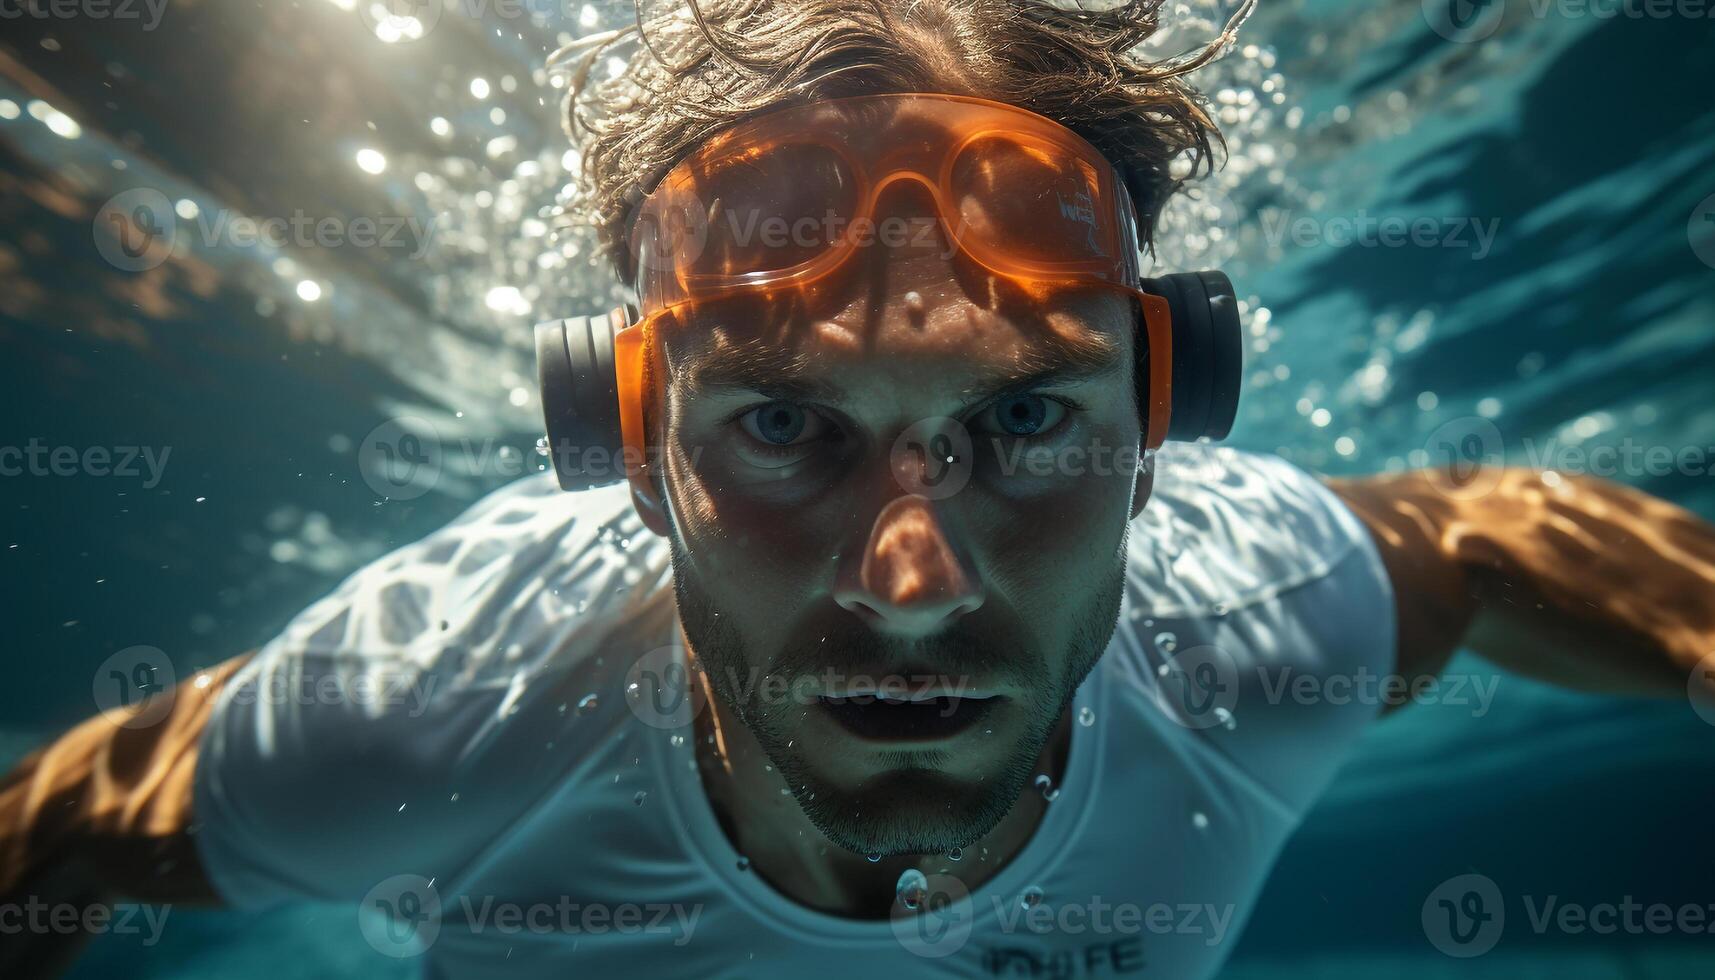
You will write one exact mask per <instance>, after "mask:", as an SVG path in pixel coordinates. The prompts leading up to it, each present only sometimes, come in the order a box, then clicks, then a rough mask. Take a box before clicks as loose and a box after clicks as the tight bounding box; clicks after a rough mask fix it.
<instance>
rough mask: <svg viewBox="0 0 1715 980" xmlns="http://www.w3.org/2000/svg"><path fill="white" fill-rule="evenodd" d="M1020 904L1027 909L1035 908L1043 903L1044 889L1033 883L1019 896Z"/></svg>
mask: <svg viewBox="0 0 1715 980" xmlns="http://www.w3.org/2000/svg"><path fill="white" fill-rule="evenodd" d="M1018 904H1019V907H1020V908H1025V909H1033V908H1035V907H1036V906H1038V905H1041V904H1042V889H1040V888H1038V887H1036V886H1035V885H1031V886H1030V887H1029V888H1026V889H1025V890H1024V892H1023V894H1021V895H1019V896H1018Z"/></svg>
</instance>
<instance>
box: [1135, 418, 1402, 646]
mask: <svg viewBox="0 0 1715 980" xmlns="http://www.w3.org/2000/svg"><path fill="white" fill-rule="evenodd" d="M1130 544H1131V559H1130V565H1131V569H1132V573H1133V575H1134V577H1136V578H1138V579H1140V580H1142V581H1143V582H1146V583H1147V584H1148V586H1149V592H1150V598H1149V601H1150V605H1151V608H1153V609H1155V610H1156V611H1158V612H1163V613H1176V612H1198V611H1210V610H1213V608H1214V607H1216V606H1222V607H1228V608H1231V607H1235V606H1241V605H1245V604H1248V603H1252V602H1255V601H1258V600H1261V599H1266V598H1268V597H1270V596H1275V595H1280V594H1282V593H1284V592H1287V591H1290V590H1292V589H1294V588H1297V587H1299V586H1301V585H1304V584H1306V583H1309V582H1313V581H1315V580H1317V579H1320V578H1324V577H1326V576H1327V575H1328V574H1330V573H1331V572H1333V571H1334V570H1335V569H1336V568H1338V567H1339V566H1340V565H1341V564H1342V563H1343V562H1345V561H1346V560H1347V559H1349V558H1355V559H1356V561H1355V562H1354V564H1356V565H1358V566H1360V567H1362V568H1363V570H1365V571H1374V572H1376V573H1377V574H1378V575H1379V573H1380V569H1381V566H1380V564H1379V561H1377V560H1376V556H1375V549H1374V546H1373V543H1372V542H1371V540H1370V537H1369V534H1368V532H1367V531H1366V530H1365V529H1364V527H1363V525H1362V524H1361V523H1359V521H1358V519H1357V518H1356V517H1355V516H1354V515H1353V514H1352V512H1351V511H1350V510H1349V509H1348V508H1347V507H1346V505H1345V504H1344V503H1342V502H1341V501H1340V499H1339V498H1338V497H1337V496H1335V495H1334V493H1333V491H1331V490H1329V489H1328V488H1327V487H1326V486H1325V485H1324V484H1323V483H1322V481H1320V480H1318V479H1316V478H1315V477H1314V476H1311V475H1310V474H1309V473H1306V472H1305V471H1304V470H1301V469H1299V468H1298V467H1296V466H1294V465H1292V464H1291V463H1288V462H1287V461H1285V460H1283V459H1281V458H1280V457H1278V456H1272V455H1266V454H1261V453H1248V452H1242V451H1239V450H1235V449H1229V448H1226V447H1214V446H1206V445H1195V444H1193V445H1187V444H1183V443H1168V444H1167V446H1166V447H1164V448H1163V449H1162V450H1161V452H1159V453H1157V454H1156V462H1155V489H1154V492H1153V493H1152V494H1151V496H1150V499H1149V503H1148V505H1147V506H1146V507H1145V508H1144V510H1143V513H1141V514H1139V515H1138V517H1137V519H1136V520H1134V521H1132V523H1131V538H1130ZM1372 563H1373V565H1372ZM1382 581H1383V582H1384V583H1385V579H1383V580H1382Z"/></svg>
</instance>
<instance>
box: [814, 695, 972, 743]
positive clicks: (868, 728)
mask: <svg viewBox="0 0 1715 980" xmlns="http://www.w3.org/2000/svg"><path fill="white" fill-rule="evenodd" d="M817 700H818V702H819V703H820V704H821V706H822V709H823V710H824V711H826V712H828V714H829V715H831V716H832V717H833V719H834V720H835V721H837V722H839V723H840V725H841V726H843V727H844V728H845V729H846V731H848V732H851V733H852V734H853V735H856V736H858V737H859V738H866V739H873V740H876V741H921V740H925V739H937V738H948V737H950V736H953V735H957V734H958V733H960V732H962V731H964V730H965V729H967V728H970V727H971V726H973V725H975V724H977V722H979V721H981V720H982V719H983V717H984V716H986V715H987V714H988V713H989V712H990V711H992V710H993V709H994V706H995V704H996V703H997V702H999V701H1000V700H1001V699H1000V698H998V697H954V696H950V695H944V696H940V697H920V698H892V697H884V696H881V695H871V694H861V695H855V696H852V697H830V696H823V697H821V698H819V699H817Z"/></svg>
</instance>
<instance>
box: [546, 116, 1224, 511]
mask: <svg viewBox="0 0 1715 980" xmlns="http://www.w3.org/2000/svg"><path fill="white" fill-rule="evenodd" d="M900 181H909V182H914V183H916V184H918V185H920V187H921V188H922V189H923V190H924V191H926V192H927V193H928V195H929V197H930V198H931V199H932V200H933V202H934V208H935V212H936V213H935V214H934V215H933V216H923V217H921V218H915V219H905V218H898V217H893V216H890V217H888V218H884V219H881V220H878V219H877V216H876V214H877V202H878V201H879V200H880V199H881V197H882V195H883V194H884V193H886V192H887V191H888V190H889V188H891V187H893V185H894V184H896V183H898V182H900ZM925 223H927V224H925ZM936 230H938V231H939V232H940V237H939V238H938V239H936V241H937V243H938V244H939V243H946V244H950V245H951V246H952V247H953V248H955V249H957V250H958V251H960V252H962V253H963V254H964V255H965V256H967V257H968V258H970V259H971V260H972V261H974V262H976V263H978V264H979V265H981V266H982V267H984V268H986V269H988V270H989V271H991V272H993V273H994V274H995V275H997V276H1001V277H1004V278H1006V279H1009V280H1011V281H1013V282H1015V283H1018V284H1020V285H1022V286H1023V287H1025V288H1026V289H1030V290H1040V289H1042V288H1043V287H1048V286H1053V285H1079V284H1082V285H1091V286H1100V287H1106V288H1111V289H1115V290H1119V291H1121V292H1123V293H1126V294H1127V295H1130V296H1132V297H1134V298H1135V299H1136V300H1137V301H1138V304H1139V306H1140V308H1141V312H1142V317H1141V319H1142V324H1141V327H1142V331H1143V333H1144V334H1145V336H1143V337H1140V338H1139V339H1140V340H1141V341H1146V342H1147V348H1145V349H1147V350H1148V352H1149V358H1148V370H1149V377H1148V390H1147V393H1146V394H1145V396H1144V397H1145V404H1146V405H1147V422H1148V431H1147V433H1146V445H1147V447H1148V448H1152V449H1153V448H1157V447H1159V446H1160V445H1161V444H1162V442H1163V441H1165V440H1166V439H1167V438H1168V436H1169V434H1170V432H1169V429H1170V426H1171V428H1172V429H1173V430H1174V431H1173V432H1172V433H1171V434H1172V435H1173V436H1174V437H1175V438H1187V437H1188V438H1197V437H1198V436H1200V435H1205V434H1211V431H1210V430H1213V429H1218V430H1219V431H1218V433H1213V434H1214V435H1215V437H1216V438H1218V437H1220V436H1221V435H1225V432H1226V428H1227V427H1228V426H1230V425H1231V421H1232V411H1231V410H1230V409H1228V408H1225V407H1220V406H1217V407H1215V408H1213V409H1210V408H1207V407H1206V408H1205V409H1204V410H1203V411H1201V412H1200V413H1198V415H1199V417H1198V418H1195V419H1185V418H1182V419H1180V420H1178V421H1179V422H1180V423H1191V426H1194V427H1196V428H1198V430H1199V431H1197V432H1196V433H1193V434H1189V435H1183V434H1182V431H1184V430H1187V429H1188V427H1189V426H1187V425H1184V424H1173V416H1174V414H1175V409H1176V407H1177V406H1178V405H1179V403H1180V402H1181V400H1182V396H1184V395H1192V394H1195V392H1192V391H1183V392H1180V393H1179V394H1178V395H1176V393H1175V390H1174V389H1175V384H1176V382H1178V381H1180V380H1181V379H1184V380H1185V382H1186V383H1189V384H1191V385H1193V386H1194V387H1200V388H1202V389H1209V388H1211V384H1214V387H1227V388H1230V395H1231V399H1230V400H1231V401H1232V403H1233V407H1234V408H1236V402H1237V374H1238V350H1237V345H1238V329H1237V326H1238V325H1237V312H1236V308H1234V307H1233V305H1232V292H1231V285H1230V284H1228V283H1227V282H1226V278H1225V277H1224V276H1222V275H1221V274H1220V273H1213V272H1211V273H1193V274H1185V275H1179V276H1169V277H1164V278H1163V279H1160V280H1141V279H1140V273H1139V266H1138V263H1139V240H1138V230H1137V220H1136V215H1135V212H1134V210H1133V207H1132V202H1131V198H1130V195H1129V194H1128V193H1127V191H1126V187H1125V184H1124V182H1123V181H1121V180H1120V179H1119V175H1118V174H1117V172H1116V171H1115V169H1114V167H1113V165H1112V164H1111V163H1109V162H1108V160H1107V159H1106V158H1105V157H1103V156H1102V154H1101V153H1100V152H1099V151H1098V150H1097V149H1096V148H1095V147H1094V146H1092V145H1090V143H1089V142H1088V141H1086V140H1085V139H1084V138H1083V137H1081V136H1079V135H1077V134H1076V133H1074V132H1072V131H1071V130H1070V129H1067V128H1066V127H1065V126H1062V125H1060V124H1059V123H1056V122H1054V121H1053V120H1050V119H1047V118H1045V117H1043V116H1039V115H1037V114H1035V113H1033V112H1029V111H1026V110H1024V109H1020V108H1018V107H1016V106H1011V105H1007V104H1004V103H999V102H991V101H988V100H985V99H977V98H970V97H966V96H956V95H942V94H902V95H901V94H892V95H873V96H857V97H853V98H844V99H832V100H825V101H819V102H813V103H809V104H805V105H801V106H793V107H790V108H786V109H778V110H775V111H772V112H768V113H766V114H763V115H759V116H756V117H753V118H750V119H747V120H745V121H743V122H740V123H737V124H735V125H733V126H732V127H730V128H728V129H725V130H723V131H721V132H720V133H718V134H717V135H715V136H714V137H712V138H710V139H709V140H708V141H707V142H705V143H703V144H702V145H701V146H699V147H698V148H697V149H696V150H695V151H694V152H692V153H691V154H690V155H689V156H687V157H685V158H684V159H683V160H681V161H680V162H679V163H678V164H677V165H676V166H674V167H673V168H672V170H670V171H669V172H668V173H667V174H666V176H665V177H663V178H662V180H661V181H660V183H659V184H658V185H657V186H656V187H655V189H654V190H653V191H652V192H651V193H650V194H649V195H648V196H647V197H645V198H644V200H643V201H642V202H641V204H640V205H639V206H638V209H637V211H636V214H635V216H634V218H633V220H632V224H631V227H630V233H629V244H630V247H631V252H630V254H631V257H632V259H633V262H634V279H633V283H632V284H633V286H634V288H635V292H636V297H637V303H638V308H639V310H640V312H641V319H640V320H639V321H638V322H636V323H632V322H630V317H628V316H627V315H626V314H625V312H624V311H622V310H615V311H613V312H612V313H611V314H610V315H609V316H607V317H605V318H571V319H567V320H557V321H550V322H549V323H545V324H541V325H539V326H538V328H537V346H538V355H539V362H540V365H541V371H542V384H543V392H542V394H543V408H544V411H545V412H546V414H547V417H548V434H549V439H550V443H558V442H562V441H563V442H566V443H567V444H568V445H570V446H573V447H577V446H587V445H589V444H591V442H592V441H593V440H596V439H601V438H611V436H614V435H617V436H620V439H617V440H611V441H613V442H618V443H619V445H620V446H621V447H622V448H623V454H622V455H623V456H624V457H625V459H626V460H627V465H626V466H625V467H624V471H623V472H606V473H594V472H584V471H582V470H579V471H576V472H568V471H567V469H566V468H563V467H561V466H560V465H559V464H560V458H559V456H558V455H556V457H555V461H556V470H557V471H558V472H559V476H560V482H561V485H562V486H565V487H566V488H567V489H577V488H581V487H586V486H594V485H599V484H601V483H605V482H614V480H616V479H619V478H623V477H624V476H631V477H633V478H637V477H639V475H640V474H639V470H640V468H641V464H642V461H643V460H644V458H645V457H644V453H643V450H644V432H643V410H642V406H643V401H644V394H645V392H644V390H643V386H644V378H645V376H646V372H645V370H644V368H645V359H646V358H647V357H648V356H649V351H650V350H652V349H653V348H654V344H653V343H652V342H651V340H650V338H651V336H652V331H653V330H654V329H655V327H656V326H657V324H659V323H660V322H661V321H662V319H663V318H664V317H665V316H666V315H668V314H671V313H675V312H678V311H686V310H689V309H693V308H695V307H696V306H697V305H698V304H702V303H706V302H710V301H713V300H717V299H720V298H723V297H728V296H733V295H737V294H762V295H773V294H775V293H783V292H787V291H792V292H798V291H805V290H813V289H815V288H817V287H818V286H819V285H821V284H823V283H824V282H827V281H829V279H830V277H831V276H832V275H833V274H834V273H835V272H837V271H838V270H840V269H842V268H844V267H845V265H846V264H847V263H848V262H849V261H850V260H851V258H852V257H853V256H854V255H855V254H857V252H858V250H859V249H860V248H864V247H874V246H880V247H894V248H898V247H904V246H906V245H908V244H912V243H914V242H915V241H917V240H918V239H917V237H916V236H920V235H922V234H923V233H924V232H925V231H929V232H933V231H936ZM1191 280H1195V281H1194V282H1193V281H1191ZM1223 304H1225V310H1224V311H1223V309H1222V307H1223ZM1181 306H1186V308H1187V310H1188V311H1189V312H1187V313H1183V314H1182V313H1181V310H1180V307H1181ZM1229 314H1230V315H1229ZM1181 319H1183V320H1185V321H1186V323H1185V324H1184V325H1183V326H1189V327H1196V326H1198V325H1199V324H1201V325H1202V327H1203V328H1204V329H1203V330H1202V333H1205V334H1208V335H1209V337H1208V338H1207V339H1209V340H1210V343H1205V342H1204V340H1205V338H1203V337H1190V338H1188V339H1189V341H1190V343H1189V347H1188V348H1187V349H1185V350H1180V349H1177V347H1178V346H1179V345H1178V344H1176V340H1178V339H1180V338H1176V336H1175V335H1176V334H1177V333H1180V332H1181V329H1180V328H1181V326H1182V325H1181V324H1179V323H1178V322H1177V321H1179V320H1181ZM1229 319H1230V321H1231V322H1230V324H1229V323H1227V322H1226V321H1227V320H1229ZM1217 321H1219V322H1217ZM1217 334H1220V335H1222V336H1221V337H1219V338H1216V336H1215V335H1217ZM1228 334H1230V338H1229V337H1227V336H1226V335H1228ZM1229 339H1230V343H1228V342H1227V341H1228V340H1229ZM1217 340H1218V341H1219V342H1215V341H1217ZM1214 348H1219V350H1218V351H1216V352H1217V353H1224V354H1228V355H1230V356H1224V357H1220V358H1219V360H1221V361H1223V362H1227V361H1230V362H1231V363H1230V365H1229V364H1226V363H1223V364H1221V365H1219V366H1218V368H1217V367H1216V366H1213V365H1209V364H1203V365H1201V368H1202V369H1199V365H1198V364H1197V363H1188V361H1189V362H1197V361H1208V360H1209V357H1208V355H1209V354H1210V351H1211V350H1213V349H1214ZM1228 348H1230V350H1228ZM1187 368H1190V370H1186V369H1187ZM1217 375H1218V376H1219V380H1220V381H1228V380H1230V382H1231V383H1230V384H1228V385H1221V384H1218V383H1215V382H1216V376H1217ZM1229 375H1230V379H1229V378H1228V376H1229ZM1209 397H1213V396H1206V397H1204V399H1203V400H1205V401H1206V400H1208V398H1209ZM1223 397H1224V396H1223ZM1223 416H1224V421H1223V418H1222V417H1223ZM616 422H617V428H618V430H619V431H618V432H614V431H613V429H614V428H615V426H614V423H616ZM586 469H587V467H586Z"/></svg>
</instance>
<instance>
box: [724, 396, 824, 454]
mask: <svg viewBox="0 0 1715 980" xmlns="http://www.w3.org/2000/svg"><path fill="white" fill-rule="evenodd" d="M813 423H814V417H813V416H812V415H811V414H810V413H809V412H806V411H804V409H803V408H801V407H799V406H797V405H794V404H792V403H791V402H769V403H768V404H766V405H762V406H760V407H758V408H754V409H752V410H751V411H749V412H746V413H745V414H744V417H743V419H742V420H741V424H742V425H743V426H744V430H745V432H746V433H748V434H749V435H751V436H753V437H755V438H756V439H757V440H758V441H759V442H762V443H764V444H766V445H771V446H790V445H792V444H793V443H794V442H797V441H798V440H799V439H800V438H802V437H803V436H804V433H805V430H806V429H809V428H814V425H813Z"/></svg>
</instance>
